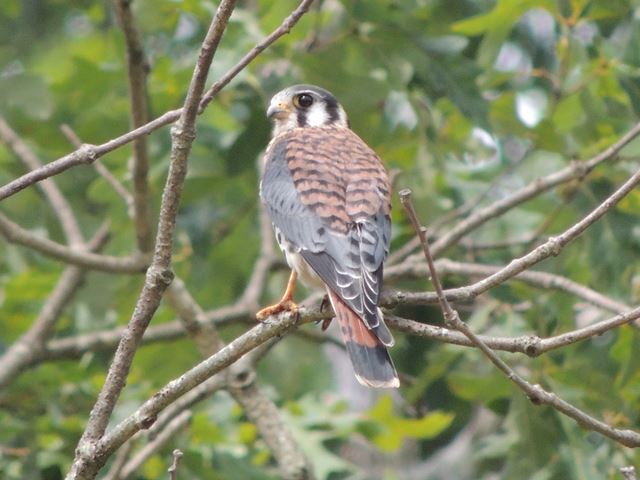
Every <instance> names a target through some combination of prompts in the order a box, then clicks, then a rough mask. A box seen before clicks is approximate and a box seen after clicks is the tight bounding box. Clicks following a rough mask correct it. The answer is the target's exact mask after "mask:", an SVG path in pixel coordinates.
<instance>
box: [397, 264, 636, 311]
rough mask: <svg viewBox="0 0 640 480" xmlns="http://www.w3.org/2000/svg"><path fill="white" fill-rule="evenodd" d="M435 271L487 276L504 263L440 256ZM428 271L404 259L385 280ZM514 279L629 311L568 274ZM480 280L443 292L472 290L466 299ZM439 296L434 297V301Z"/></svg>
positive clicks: (526, 275) (529, 273)
mask: <svg viewBox="0 0 640 480" xmlns="http://www.w3.org/2000/svg"><path fill="white" fill-rule="evenodd" d="M435 266H436V270H437V271H438V274H439V275H443V274H451V273H453V274H461V275H471V276H482V277H488V276H490V275H493V274H494V273H496V272H499V271H500V270H502V269H503V268H505V267H504V266H498V265H484V264H479V263H462V262H455V261H453V260H450V259H448V258H440V259H438V260H436V262H435ZM427 273H428V267H427V264H426V263H424V262H417V261H415V260H412V261H405V262H403V263H402V264H400V265H394V266H391V267H389V268H387V269H386V271H385V280H393V279H396V278H406V277H407V276H412V277H416V278H418V277H424V276H425V275H426V274H427ZM513 279H515V280H520V281H523V282H525V283H528V284H530V285H534V286H537V287H541V288H546V289H549V288H553V289H556V290H560V291H563V292H566V293H568V294H570V295H574V296H576V297H578V298H581V299H583V300H585V301H587V302H589V303H590V304H592V305H594V306H596V307H599V308H602V309H604V310H608V311H610V312H614V313H617V312H625V311H627V310H629V309H630V308H631V307H629V306H628V305H626V304H624V303H622V302H618V301H616V300H614V299H612V298H610V297H607V296H606V295H603V294H601V293H599V292H596V291H595V290H592V289H590V288H589V287H585V286H584V285H581V284H579V283H577V282H574V281H572V280H569V279H568V278H566V277H562V276H560V275H554V274H552V273H547V272H538V271H531V270H525V271H522V272H520V273H518V274H517V275H515V276H514V277H513ZM477 285H478V283H474V284H472V285H468V286H466V287H460V288H458V289H451V290H445V291H444V294H445V296H446V297H447V298H448V299H449V300H453V299H454V298H453V296H452V295H451V292H454V291H457V290H460V289H462V290H464V289H470V290H471V291H472V292H471V293H468V294H466V295H465V297H466V298H469V297H472V296H473V297H475V296H477V295H480V293H482V291H480V290H476V286H477ZM436 300H437V299H435V297H434V302H432V303H435V301H436Z"/></svg>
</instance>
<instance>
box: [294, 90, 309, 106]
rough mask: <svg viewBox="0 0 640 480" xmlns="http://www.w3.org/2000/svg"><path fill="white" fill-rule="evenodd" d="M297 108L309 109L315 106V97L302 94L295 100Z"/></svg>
mask: <svg viewBox="0 0 640 480" xmlns="http://www.w3.org/2000/svg"><path fill="white" fill-rule="evenodd" d="M295 100H296V101H295V103H296V106H297V107H302V108H309V107H310V106H311V105H313V97H312V96H311V95H309V94H308V93H301V94H300V95H298V96H297V97H296V98H295Z"/></svg>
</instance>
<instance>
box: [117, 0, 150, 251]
mask: <svg viewBox="0 0 640 480" xmlns="http://www.w3.org/2000/svg"><path fill="white" fill-rule="evenodd" d="M113 6H114V9H115V11H116V15H117V17H118V21H119V23H120V27H121V28H122V32H123V33H124V38H125V44H126V46H127V67H128V68H127V70H128V75H127V78H128V80H129V103H130V104H131V111H130V124H131V127H132V128H138V127H141V126H143V125H145V124H146V123H147V122H148V121H149V104H148V92H147V74H148V73H149V68H150V67H149V63H148V61H147V58H146V55H145V53H144V48H143V46H142V39H141V35H140V32H139V30H138V26H137V25H136V22H135V19H134V17H133V12H132V11H131V0H113ZM148 173H149V152H148V142H147V137H146V136H142V137H138V138H136V139H135V140H134V141H133V159H132V162H131V177H132V179H133V212H134V213H133V218H134V226H135V231H136V242H137V245H138V250H140V251H141V252H150V251H151V250H152V249H153V227H152V225H151V208H150V201H149V182H148V178H147V177H148Z"/></svg>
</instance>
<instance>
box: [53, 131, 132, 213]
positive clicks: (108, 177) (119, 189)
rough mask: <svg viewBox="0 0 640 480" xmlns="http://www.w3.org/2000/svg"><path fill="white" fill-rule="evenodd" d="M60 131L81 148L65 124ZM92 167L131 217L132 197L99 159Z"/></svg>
mask: <svg viewBox="0 0 640 480" xmlns="http://www.w3.org/2000/svg"><path fill="white" fill-rule="evenodd" d="M60 131H61V132H62V134H63V135H64V136H65V137H66V138H67V140H69V143H71V145H73V146H74V147H76V148H80V147H81V146H82V140H80V137H78V135H77V134H76V132H75V131H74V130H73V129H72V128H71V127H70V126H69V125H67V124H66V123H63V124H62V125H60ZM93 167H94V168H95V169H96V172H98V174H99V175H100V176H101V177H102V178H104V180H105V181H106V182H107V183H108V184H109V185H110V186H111V188H113V190H114V191H115V192H116V193H117V194H118V195H119V196H120V197H121V198H122V199H123V200H124V202H125V203H126V204H127V212H128V213H129V215H133V197H132V196H131V194H130V193H129V191H128V190H127V189H126V188H125V186H124V185H122V183H120V180H118V179H117V178H116V177H115V176H114V175H113V174H112V173H111V172H110V171H109V169H108V168H107V167H105V166H104V164H103V163H102V162H101V161H100V159H96V160H95V161H94V162H93Z"/></svg>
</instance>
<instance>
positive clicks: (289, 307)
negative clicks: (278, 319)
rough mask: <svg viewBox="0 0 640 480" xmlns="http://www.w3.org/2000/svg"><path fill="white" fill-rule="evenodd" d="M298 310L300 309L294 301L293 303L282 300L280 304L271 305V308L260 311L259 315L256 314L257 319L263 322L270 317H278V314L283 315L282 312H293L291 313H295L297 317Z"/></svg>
mask: <svg viewBox="0 0 640 480" xmlns="http://www.w3.org/2000/svg"><path fill="white" fill-rule="evenodd" d="M298 309H299V307H298V305H297V304H296V303H294V302H293V301H291V300H284V301H282V300H281V301H280V302H278V303H276V304H275V305H270V306H268V307H265V308H263V309H262V310H260V311H259V312H258V313H256V318H257V319H258V320H260V321H261V322H262V321H264V320H265V319H266V318H267V317H270V316H271V315H277V314H279V313H282V312H291V313H295V314H296V315H298V314H299V312H298Z"/></svg>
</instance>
